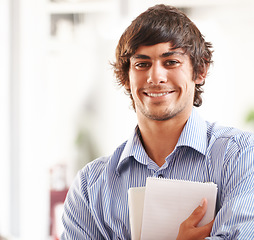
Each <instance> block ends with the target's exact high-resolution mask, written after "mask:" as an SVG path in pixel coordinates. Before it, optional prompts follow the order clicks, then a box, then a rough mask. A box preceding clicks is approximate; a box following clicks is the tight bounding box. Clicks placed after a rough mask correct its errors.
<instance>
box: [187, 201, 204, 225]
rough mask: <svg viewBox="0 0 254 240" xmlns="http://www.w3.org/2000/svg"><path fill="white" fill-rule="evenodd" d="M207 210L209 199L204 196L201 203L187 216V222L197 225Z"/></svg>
mask: <svg viewBox="0 0 254 240" xmlns="http://www.w3.org/2000/svg"><path fill="white" fill-rule="evenodd" d="M206 210H207V199H206V198H203V199H202V201H201V204H200V205H199V206H198V207H197V208H196V209H195V210H194V211H193V212H192V214H191V215H190V216H189V217H188V218H187V220H186V221H187V222H188V223H189V224H190V225H192V226H194V227H196V226H197V225H198V223H199V222H200V221H201V220H202V218H203V217H204V215H205V213H206Z"/></svg>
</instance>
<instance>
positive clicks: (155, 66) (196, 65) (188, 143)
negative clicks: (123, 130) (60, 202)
mask: <svg viewBox="0 0 254 240" xmlns="http://www.w3.org/2000/svg"><path fill="white" fill-rule="evenodd" d="M211 58H212V51H211V44H210V43H208V42H205V40H204V38H203V36H202V35H201V33H200V32H199V30H198V29H197V27H196V26H195V25H194V24H193V23H192V22H191V21H190V19H188V18H187V17H186V15H185V14H183V13H182V12H180V11H179V10H177V9H176V8H173V7H170V6H165V5H156V6H154V7H152V8H149V9H148V10H147V11H146V12H144V13H142V14H141V15H139V16H138V17H137V18H136V19H135V20H134V21H133V22H132V24H131V25H130V26H129V27H128V28H127V29H126V31H125V32H124V33H123V35H122V37H121V39H120V40H119V44H118V46H117V49H116V62H115V64H114V68H115V74H116V77H117V79H118V81H119V84H121V85H122V86H124V87H125V89H126V91H127V93H128V94H129V96H130V97H131V100H132V103H133V107H134V109H135V111H136V114H137V120H138V125H137V127H136V129H135V130H134V133H133V135H132V136H131V137H130V139H129V140H128V141H126V142H124V143H123V144H122V145H121V146H120V147H119V148H117V149H116V150H115V152H114V153H113V154H112V155H111V156H109V157H101V158H99V159H97V160H95V161H93V162H91V163H89V164H88V165H87V166H85V167H84V168H83V169H82V170H81V171H80V172H79V173H78V175H77V177H76V180H75V182H74V183H73V185H72V187H71V188H70V190H69V193H68V196H67V199H66V202H65V208H64V215H63V223H64V227H65V230H64V232H63V234H62V237H61V239H62V240H63V239H96V240H97V239H108V240H109V239H130V238H131V237H130V236H131V233H130V225H129V213H128V196H127V191H128V189H129V188H131V187H140V186H145V184H146V178H147V177H149V176H155V177H164V178H171V179H184V180H191V181H200V182H214V183H216V184H217V185H218V197H217V204H216V217H215V219H214V221H213V222H211V223H209V224H207V225H206V226H204V227H197V224H198V223H199V221H200V220H201V219H202V217H203V216H204V214H205V211H206V207H207V202H206V200H204V201H203V202H202V204H201V205H200V206H199V207H197V209H195V210H194V209H193V210H194V212H193V213H192V214H191V216H190V217H189V218H188V219H186V221H184V222H183V223H182V224H181V226H180V228H179V234H178V237H177V239H180V240H182V239H184V240H185V239H186V240H187V239H195V240H196V239H204V238H206V239H254V136H253V135H251V134H249V133H244V132H241V131H239V130H236V129H232V128H225V127H219V126H217V125H216V124H211V123H209V122H205V121H204V120H202V119H201V118H200V116H199V115H198V114H197V112H196V111H195V109H194V108H193V105H194V106H200V105H201V104H202V99H201V93H202V89H201V86H202V85H203V84H204V82H205V78H206V75H207V71H208V68H209V65H210V63H211V62H212V60H211ZM169 237H170V236H169Z"/></svg>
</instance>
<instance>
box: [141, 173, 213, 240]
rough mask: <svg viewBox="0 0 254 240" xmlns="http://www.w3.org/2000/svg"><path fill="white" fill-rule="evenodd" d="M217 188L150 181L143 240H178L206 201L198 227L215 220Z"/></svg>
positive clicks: (176, 181) (143, 221)
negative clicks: (180, 228)
mask: <svg viewBox="0 0 254 240" xmlns="http://www.w3.org/2000/svg"><path fill="white" fill-rule="evenodd" d="M216 195H217V185H216V184H214V183H200V182H191V181H180V180H170V179H163V178H151V177H150V178H147V182H146V190H145V199H144V208H143V220H142V230H141V240H150V239H151V240H154V239H160V240H164V239H165V240H170V239H172V240H173V239H174V240H175V239H176V237H177V234H178V230H179V226H180V224H181V223H182V222H183V221H184V220H186V219H187V218H188V217H189V215H190V214H191V213H192V212H193V211H194V209H195V208H196V207H197V206H198V205H199V204H200V203H201V200H202V198H204V197H205V198H207V201H208V209H207V212H206V214H205V216H204V218H203V219H202V221H201V222H200V224H199V226H203V225H205V224H207V223H209V222H210V221H211V220H213V218H214V212H215V203H216Z"/></svg>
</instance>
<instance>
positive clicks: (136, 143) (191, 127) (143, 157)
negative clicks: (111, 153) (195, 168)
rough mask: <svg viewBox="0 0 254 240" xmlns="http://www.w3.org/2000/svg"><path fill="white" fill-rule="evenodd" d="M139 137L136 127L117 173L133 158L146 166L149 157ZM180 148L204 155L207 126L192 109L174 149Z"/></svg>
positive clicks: (124, 150)
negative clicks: (191, 149) (184, 147)
mask: <svg viewBox="0 0 254 240" xmlns="http://www.w3.org/2000/svg"><path fill="white" fill-rule="evenodd" d="M140 135H141V134H140V130H139V128H138V126H137V127H136V128H135V130H134V132H133V133H132V135H131V136H130V138H129V140H128V141H127V142H126V145H125V147H124V149H123V152H122V154H121V157H120V160H119V163H118V166H117V171H119V168H120V167H121V165H122V164H123V163H124V162H125V161H127V160H129V159H130V157H134V158H135V159H136V160H137V161H138V162H140V163H142V164H145V165H147V164H148V159H149V157H148V155H147V153H146V151H145V149H144V147H143V145H142V143H141V140H140ZM180 146H188V147H191V148H193V149H195V150H197V151H198V152H200V153H201V154H203V155H205V153H206V148H207V125H206V122H205V121H204V120H203V119H202V118H201V117H200V116H199V114H198V113H197V111H196V110H195V109H194V108H193V110H192V113H191V115H190V117H189V119H188V121H187V123H186V124H185V126H184V129H183V131H182V133H181V135H180V137H179V139H178V142H177V145H176V148H177V147H180Z"/></svg>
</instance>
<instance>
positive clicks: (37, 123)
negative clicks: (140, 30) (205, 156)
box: [0, 0, 254, 240]
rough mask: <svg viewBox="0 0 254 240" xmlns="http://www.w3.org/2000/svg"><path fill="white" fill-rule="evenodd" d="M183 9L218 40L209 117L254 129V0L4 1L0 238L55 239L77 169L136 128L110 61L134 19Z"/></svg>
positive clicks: (0, 18) (0, 15)
mask: <svg viewBox="0 0 254 240" xmlns="http://www.w3.org/2000/svg"><path fill="white" fill-rule="evenodd" d="M159 3H165V4H169V5H173V6H176V7H179V8H181V9H182V10H183V11H184V12H185V13H186V14H187V15H188V16H189V17H190V18H191V19H192V20H193V21H194V23H195V24H196V25H197V26H198V28H199V29H200V30H201V32H202V33H203V35H204V36H205V38H206V40H207V41H211V42H212V43H213V46H214V63H213V65H212V66H211V68H210V71H209V75H208V77H207V79H206V84H205V86H204V94H203V105H202V106H201V107H200V108H198V111H199V113H200V114H201V116H202V117H203V118H205V119H207V120H208V121H211V122H218V123H220V124H221V125H227V126H233V127H237V128H240V129H243V130H246V131H254V94H253V89H254V74H253V69H254V67H253V66H254V57H253V56H254V48H253V43H254V27H253V26H254V14H253V13H254V3H253V1H251V0H241V1H240V0H192V1H189V0H163V1H160V0H36V1H33V0H1V1H0V39H1V43H0V53H1V54H0V64H1V67H0V116H1V117H0V132H1V134H0V146H1V147H0V159H1V160H0V192H1V197H0V239H8V240H30V239H31V240H32V239H33V240H34V239H38V240H56V239H59V236H60V233H61V230H62V226H61V214H62V204H63V201H64V198H65V195H66V192H67V191H68V187H69V186H70V184H71V182H72V181H73V179H74V177H75V175H76V173H77V171H78V170H79V169H81V168H82V167H83V166H85V165H86V164H87V163H88V162H90V161H92V160H93V159H95V158H97V157H99V156H102V155H109V154H111V153H112V152H113V150H114V149H115V148H116V147H117V146H118V145H120V144H121V143H122V142H123V141H125V140H126V139H128V137H129V136H130V134H131V133H132V131H133V129H134V127H135V126H136V124H137V122H136V116H135V112H134V111H133V110H132V108H131V103H130V100H129V98H128V96H126V95H125V93H124V91H123V89H121V88H119V86H118V85H117V84H116V82H115V78H114V75H113V70H112V66H111V63H112V62H113V61H114V50H115V47H116V45H117V42H118V39H119V37H120V36H121V34H122V32H123V31H124V29H125V28H126V27H127V26H128V25H129V23H130V22H131V20H132V19H133V18H134V17H135V16H137V14H139V13H141V12H142V11H143V10H145V9H147V8H148V7H149V6H152V5H154V4H159Z"/></svg>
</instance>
